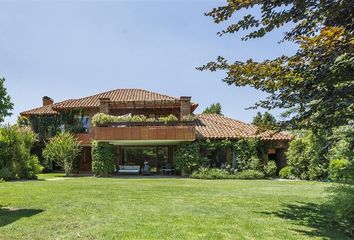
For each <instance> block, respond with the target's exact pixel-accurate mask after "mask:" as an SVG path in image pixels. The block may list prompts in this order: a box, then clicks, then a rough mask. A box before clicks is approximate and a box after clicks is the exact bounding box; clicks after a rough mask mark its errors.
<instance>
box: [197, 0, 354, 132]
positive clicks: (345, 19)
mask: <svg viewBox="0 0 354 240" xmlns="http://www.w3.org/2000/svg"><path fill="white" fill-rule="evenodd" d="M248 8H254V9H255V10H259V12H260V14H259V15H258V14H256V15H252V14H247V13H246V14H245V15H243V16H240V14H242V13H245V11H241V10H244V9H248ZM206 15H207V16H210V17H212V18H213V20H214V22H215V23H222V22H225V21H232V20H231V17H235V16H236V17H238V18H239V17H241V20H239V21H237V22H235V23H230V25H229V26H228V27H227V28H226V29H224V30H222V31H221V32H219V33H218V34H219V35H221V36H222V35H224V34H230V33H235V32H238V31H240V30H245V31H249V32H248V33H247V34H246V35H245V36H244V37H243V38H242V39H243V40H249V39H252V38H260V37H263V36H265V35H266V34H267V33H268V32H271V31H272V30H273V29H275V28H279V27H282V26H284V25H285V24H288V23H289V24H288V25H287V26H291V27H289V30H288V31H286V32H285V36H284V38H283V39H282V41H291V42H294V43H295V44H298V45H299V49H298V51H297V52H296V53H295V54H294V55H292V56H279V57H277V58H275V59H271V60H264V61H260V62H257V61H254V60H252V59H248V60H247V61H233V62H229V61H228V60H227V59H225V58H224V57H221V56H219V57H218V58H217V60H216V61H213V62H210V63H207V64H206V65H204V66H202V67H200V68H198V69H200V70H210V71H216V70H222V71H225V72H226V73H227V76H226V77H225V78H224V79H223V81H225V82H226V83H227V84H230V85H236V86H252V87H254V88H256V89H259V90H262V91H264V92H267V93H268V94H269V96H268V97H267V98H266V99H264V100H262V101H259V102H257V103H256V104H255V105H254V106H253V107H254V108H257V107H263V108H265V109H269V110H270V109H275V108H282V109H285V111H284V117H285V120H284V121H283V123H284V124H285V125H287V126H291V127H292V128H311V129H318V128H320V129H331V128H333V127H337V126H342V125H347V124H348V123H349V122H350V121H351V120H353V119H354V104H353V99H354V74H353V72H354V53H353V49H354V38H353V31H354V28H353V26H354V24H353V23H354V20H353V19H354V8H353V2H352V1H342V0H323V1H295V0H262V1H259V0H249V1H243V0H229V1H227V5H225V6H221V7H217V8H214V9H213V10H211V11H210V12H208V13H206ZM257 16H259V17H257Z"/></svg>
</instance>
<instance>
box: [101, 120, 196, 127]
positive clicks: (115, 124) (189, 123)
mask: <svg viewBox="0 0 354 240" xmlns="http://www.w3.org/2000/svg"><path fill="white" fill-rule="evenodd" d="M194 125H195V121H173V122H113V123H105V124H98V126H97V127H135V126H194Z"/></svg>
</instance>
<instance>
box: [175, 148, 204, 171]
mask: <svg viewBox="0 0 354 240" xmlns="http://www.w3.org/2000/svg"><path fill="white" fill-rule="evenodd" d="M199 152H200V146H199V144H198V143H197V142H194V143H183V144H181V145H179V146H178V147H177V150H176V153H175V161H176V168H177V169H178V170H180V171H182V175H186V174H190V173H191V172H193V171H194V170H196V169H198V168H199V167H203V166H204V165H205V164H206V159H205V158H202V157H200V154H199Z"/></svg>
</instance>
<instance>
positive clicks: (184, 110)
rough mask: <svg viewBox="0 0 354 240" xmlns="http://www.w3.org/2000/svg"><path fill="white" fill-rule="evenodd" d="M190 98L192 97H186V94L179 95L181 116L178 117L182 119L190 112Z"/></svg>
mask: <svg viewBox="0 0 354 240" xmlns="http://www.w3.org/2000/svg"><path fill="white" fill-rule="evenodd" d="M191 98H192V97H188V96H181V97H180V98H179V100H180V102H181V117H180V119H181V120H182V119H183V117H186V116H188V115H190V114H191V112H192V111H191Z"/></svg>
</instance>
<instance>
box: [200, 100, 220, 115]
mask: <svg viewBox="0 0 354 240" xmlns="http://www.w3.org/2000/svg"><path fill="white" fill-rule="evenodd" d="M203 113H213V114H219V115H222V113H221V104H220V103H213V104H211V105H210V106H209V107H207V108H206V109H205V110H204V111H203Z"/></svg>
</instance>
